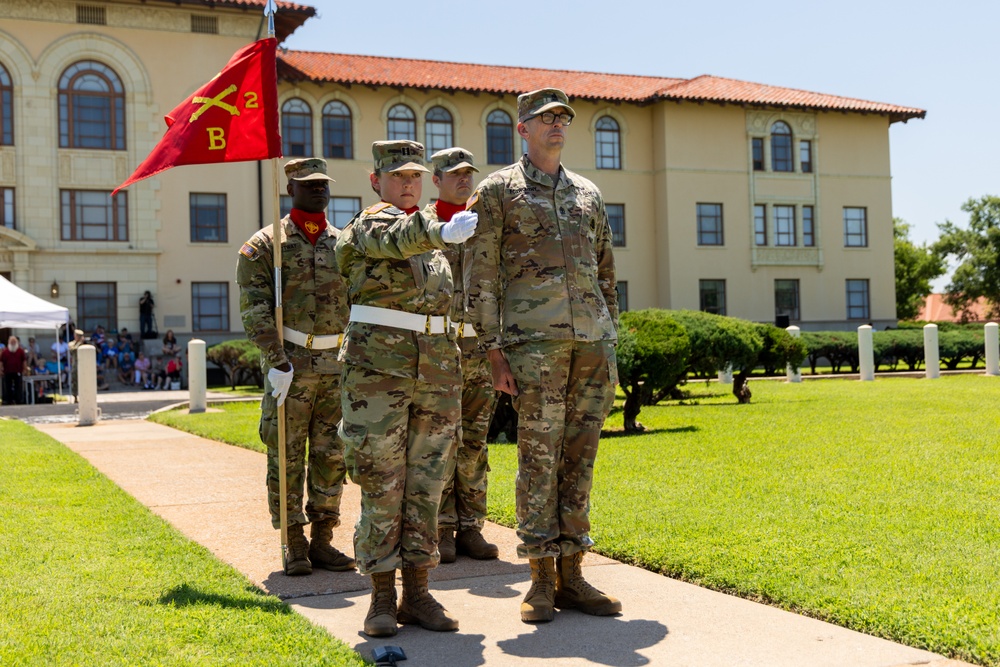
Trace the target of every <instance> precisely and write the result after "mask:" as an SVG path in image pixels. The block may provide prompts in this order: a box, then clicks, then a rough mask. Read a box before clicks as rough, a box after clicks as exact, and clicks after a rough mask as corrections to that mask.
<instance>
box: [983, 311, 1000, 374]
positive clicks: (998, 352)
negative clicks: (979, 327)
mask: <svg viewBox="0 0 1000 667" xmlns="http://www.w3.org/2000/svg"><path fill="white" fill-rule="evenodd" d="M997 326H998V325H997V323H996V322H987V323H986V326H985V327H983V329H984V330H985V332H986V374H987V375H1000V349H998V347H997V338H998V336H997Z"/></svg>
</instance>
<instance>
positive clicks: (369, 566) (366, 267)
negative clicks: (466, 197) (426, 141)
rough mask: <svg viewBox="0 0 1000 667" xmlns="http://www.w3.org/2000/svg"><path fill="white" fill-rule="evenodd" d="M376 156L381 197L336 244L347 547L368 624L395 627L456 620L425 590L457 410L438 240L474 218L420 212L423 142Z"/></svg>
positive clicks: (380, 147) (384, 148)
mask: <svg viewBox="0 0 1000 667" xmlns="http://www.w3.org/2000/svg"><path fill="white" fill-rule="evenodd" d="M372 155H373V157H374V161H375V170H374V173H372V174H371V185H372V189H374V190H375V192H377V193H378V194H379V196H380V198H381V200H382V201H380V202H379V203H377V204H375V205H373V206H369V207H368V208H366V209H365V210H364V211H362V212H361V213H360V214H358V215H357V216H356V217H355V218H354V220H353V221H352V222H351V224H349V225H348V226H347V227H346V228H345V229H344V232H343V233H342V234H341V237H340V240H339V241H338V242H337V263H338V265H339V267H340V271H341V273H342V274H343V276H344V279H345V280H346V282H347V284H348V290H349V293H350V301H351V317H350V323H349V324H348V325H347V332H346V334H345V336H346V340H345V341H344V346H343V348H341V351H340V360H341V361H342V362H343V363H344V376H343V400H342V404H343V408H344V417H343V420H342V422H341V437H342V438H343V440H344V443H345V445H346V448H347V460H348V469H349V471H350V474H351V479H352V480H353V481H354V482H355V483H356V484H358V485H359V486H360V487H361V516H360V518H359V519H358V524H357V527H356V529H355V533H354V553H355V556H356V557H357V559H358V568H359V569H360V570H361V572H362V573H364V574H368V575H370V576H371V579H372V596H371V605H370V607H369V610H368V615H367V618H365V625H364V632H365V634H367V635H369V636H372V637H385V636H391V635H394V634H396V629H397V628H396V623H397V620H398V622H400V623H419V624H420V625H421V626H422V627H424V628H427V629H429V630H437V631H448V630H457V629H458V621H457V620H456V619H455V617H454V616H452V615H451V614H449V613H448V612H447V610H445V609H444V607H442V606H441V604H440V603H438V602H437V600H435V599H434V598H433V596H431V594H430V592H429V591H428V589H427V571H428V570H429V569H430V568H433V567H435V566H436V565H437V563H438V551H437V539H438V535H437V514H438V505H439V503H440V502H441V488H442V486H443V479H444V473H445V467H446V464H447V462H448V460H449V458H450V457H452V456H454V453H455V444H456V440H457V437H458V428H459V427H458V424H459V419H460V417H461V405H460V397H459V390H458V387H459V383H460V381H461V375H460V367H459V348H458V344H457V343H456V342H455V335H454V331H453V329H452V328H451V326H450V319H449V313H450V312H451V308H452V299H453V294H454V293H453V284H452V275H451V268H450V267H449V265H448V260H447V258H446V257H445V256H444V255H443V254H442V252H441V249H443V248H445V247H446V246H447V244H449V243H451V244H455V243H462V242H464V241H465V240H466V239H467V238H469V236H471V235H472V232H473V231H474V229H475V225H476V216H475V215H474V214H471V213H466V212H463V213H459V214H457V215H456V216H455V217H453V218H452V219H451V221H450V222H445V223H442V222H430V221H428V220H427V219H426V218H425V217H424V216H423V215H421V214H420V213H419V206H418V203H419V201H420V196H421V194H422V192H423V189H422V187H423V183H422V180H421V179H422V176H423V174H424V173H426V172H427V168H426V167H425V166H424V160H423V157H424V147H423V146H422V145H421V144H418V143H417V142H415V141H377V142H375V143H374V144H372ZM398 569H401V570H402V574H403V598H402V600H400V602H399V608H398V609H397V608H396V587H395V577H396V570H398Z"/></svg>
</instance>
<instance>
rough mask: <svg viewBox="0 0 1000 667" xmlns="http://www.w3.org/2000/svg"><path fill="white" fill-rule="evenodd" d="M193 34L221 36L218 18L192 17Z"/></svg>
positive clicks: (194, 15) (195, 15)
mask: <svg viewBox="0 0 1000 667" xmlns="http://www.w3.org/2000/svg"><path fill="white" fill-rule="evenodd" d="M191 32H200V33H202V34H205V35H218V34H219V17H218V16H198V15H197V14H192V15H191Z"/></svg>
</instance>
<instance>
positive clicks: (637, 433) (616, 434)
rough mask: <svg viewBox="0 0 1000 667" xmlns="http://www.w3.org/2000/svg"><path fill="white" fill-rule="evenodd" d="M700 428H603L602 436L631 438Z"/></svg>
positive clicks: (691, 431)
mask: <svg viewBox="0 0 1000 667" xmlns="http://www.w3.org/2000/svg"><path fill="white" fill-rule="evenodd" d="M698 430H700V429H699V428H698V427H697V426H675V427H674V428H648V429H646V430H645V431H635V432H630V431H620V430H618V429H615V430H614V431H608V430H602V431H601V438H631V437H638V436H641V435H656V434H657V433H696V432H697V431H698Z"/></svg>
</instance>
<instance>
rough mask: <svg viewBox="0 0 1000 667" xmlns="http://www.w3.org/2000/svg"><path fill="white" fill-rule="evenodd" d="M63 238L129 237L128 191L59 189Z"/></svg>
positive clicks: (105, 239)
mask: <svg viewBox="0 0 1000 667" xmlns="http://www.w3.org/2000/svg"><path fill="white" fill-rule="evenodd" d="M59 196H60V198H61V200H62V219H61V223H62V224H61V227H62V240H63V241H128V203H127V202H128V193H127V192H119V193H118V194H117V195H116V196H115V198H114V199H112V198H111V193H110V192H108V191H106V190H60V191H59Z"/></svg>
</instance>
